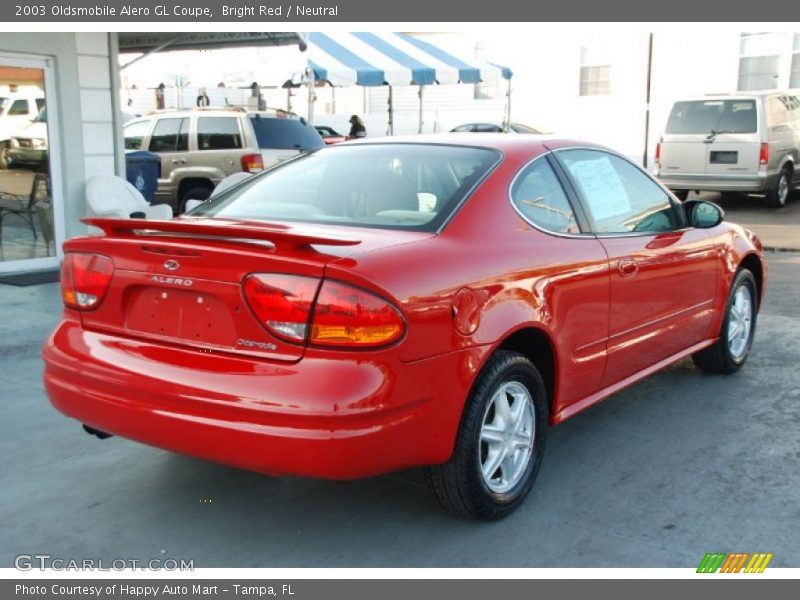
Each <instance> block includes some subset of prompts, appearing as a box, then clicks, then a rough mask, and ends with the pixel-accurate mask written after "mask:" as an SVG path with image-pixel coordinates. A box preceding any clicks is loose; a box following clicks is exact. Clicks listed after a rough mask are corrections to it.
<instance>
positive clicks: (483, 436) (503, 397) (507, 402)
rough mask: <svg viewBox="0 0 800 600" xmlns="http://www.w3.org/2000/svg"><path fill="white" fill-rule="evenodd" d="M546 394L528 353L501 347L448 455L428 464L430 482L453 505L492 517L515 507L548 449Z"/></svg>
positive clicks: (463, 511)
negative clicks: (449, 456)
mask: <svg viewBox="0 0 800 600" xmlns="http://www.w3.org/2000/svg"><path fill="white" fill-rule="evenodd" d="M547 422H548V395H547V389H546V388H545V385H544V382H543V380H542V377H541V375H540V374H539V371H538V370H537V369H536V367H535V366H534V365H533V364H532V363H531V362H530V361H529V360H528V359H527V358H525V357H524V356H522V355H521V354H518V353H516V352H510V351H507V350H500V351H498V352H496V353H495V354H494V355H493V356H492V357H491V358H490V359H489V361H488V362H487V364H486V366H485V367H484V368H483V370H482V371H481V373H480V374H479V375H478V378H477V380H476V382H475V385H474V386H473V389H472V391H471V393H470V395H469V398H468V399H467V403H466V405H465V407H464V414H463V415H462V419H461V425H460V427H459V431H458V437H457V439H456V445H455V450H454V451H453V456H452V457H451V458H450V460H449V461H448V462H447V463H445V464H443V465H437V466H434V467H429V468H428V484H429V487H430V489H431V491H432V492H433V493H434V495H435V496H436V497H437V498H438V499H439V501H440V502H441V503H442V504H443V505H444V506H445V507H446V508H447V509H449V510H451V511H453V512H456V513H460V514H463V515H467V516H470V517H473V518H477V519H484V520H494V519H500V518H502V517H505V516H506V515H508V514H510V513H511V512H513V511H514V510H516V509H517V508H518V507H519V505H520V504H521V503H522V501H523V500H524V499H525V496H527V495H528V492H529V491H530V489H531V486H532V485H533V482H534V480H535V479H536V475H537V474H538V472H539V468H540V466H541V462H542V456H543V454H544V441H545V434H546V431H547Z"/></svg>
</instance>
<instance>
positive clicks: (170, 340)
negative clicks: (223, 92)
mask: <svg viewBox="0 0 800 600" xmlns="http://www.w3.org/2000/svg"><path fill="white" fill-rule="evenodd" d="M87 222H88V223H90V224H91V225H94V226H96V227H99V228H101V229H102V230H103V231H104V235H103V236H94V237H83V238H79V239H72V240H70V241H68V242H67V243H66V244H65V258H64V262H63V267H62V292H63V299H64V305H65V309H64V316H63V320H62V321H61V323H60V324H59V325H58V327H57V329H56V330H55V332H54V333H53V334H52V336H51V337H50V338H49V339H48V340H47V342H46V344H45V347H44V359H45V371H44V382H45V386H46V390H47V393H48V395H49V397H50V399H51V401H52V403H53V404H54V405H55V406H56V408H58V409H59V410H60V411H62V412H63V413H65V414H66V415H69V416H70V417H73V418H75V419H77V420H79V421H80V422H82V423H84V424H85V427H86V429H87V431H89V432H90V433H95V434H96V435H98V436H100V437H105V436H106V435H107V434H117V435H120V436H123V437H126V438H130V439H133V440H138V441H141V442H144V443H147V444H152V445H154V446H158V447H161V448H165V449H169V450H173V451H175V452H181V453H185V454H189V455H194V456H198V457H202V458H205V459H208V460H213V461H218V462H220V463H225V464H228V465H233V466H237V467H241V468H245V469H252V470H255V471H260V472H263V473H270V474H297V475H304V476H311V477H321V478H331V479H353V478H361V477H368V476H372V475H377V474H380V473H386V472H389V471H393V470H397V469H403V468H408V467H416V466H423V465H424V466H427V467H428V473H429V477H428V479H429V482H430V487H431V489H432V491H433V492H434V494H435V495H436V496H437V497H438V499H439V500H440V501H441V502H442V503H443V504H444V505H445V506H446V507H447V508H449V509H451V510H454V511H456V512H460V513H464V514H466V515H470V516H472V517H476V518H480V519H496V518H499V517H503V516H505V515H507V514H509V513H510V512H512V511H513V510H514V509H516V508H517V507H518V506H519V505H520V503H521V502H522V501H523V499H524V498H525V496H526V495H527V494H528V492H529V490H530V489H531V486H532V484H533V482H534V479H535V478H536V475H537V472H538V471H539V468H540V465H541V462H542V455H543V452H544V446H545V434H546V430H547V427H548V425H554V424H557V423H560V422H561V421H563V420H565V419H567V418H568V417H570V416H572V415H574V414H575V413H577V412H579V411H581V410H583V409H585V408H586V407H588V406H591V405H592V404H594V403H595V402H598V401H600V400H602V399H603V398H605V397H607V396H609V395H610V394H613V393H614V392H616V391H618V390H620V389H622V388H624V387H626V386H628V385H630V384H632V383H634V382H636V381H638V380H640V379H642V378H644V377H646V376H648V375H650V374H651V373H653V372H655V371H657V370H659V369H661V368H663V367H665V366H667V365H669V364H670V363H673V362H675V361H677V360H680V359H682V358H685V357H688V356H691V357H692V358H693V359H694V362H695V363H696V364H697V366H698V367H699V368H701V369H703V370H705V371H711V372H715V373H732V372H734V371H736V370H737V369H739V368H740V367H741V366H742V364H743V363H744V362H745V360H746V358H747V356H748V354H749V352H750V347H751V343H752V340H753V333H754V329H755V322H756V315H757V312H758V307H759V304H760V301H761V297H762V296H763V293H764V284H765V280H766V265H765V262H764V257H763V254H762V249H761V244H760V243H759V241H758V239H757V238H756V237H755V236H754V235H753V234H752V233H751V232H749V231H747V230H745V229H743V228H741V227H739V226H737V225H732V224H727V223H723V222H722V213H721V210H720V209H719V208H718V207H717V206H715V205H714V204H711V203H708V202H703V201H689V202H684V203H680V202H678V201H677V200H676V199H675V198H674V197H673V196H672V195H671V194H670V193H669V192H668V191H667V190H666V189H665V188H663V187H662V186H661V185H660V184H659V183H658V182H656V181H655V180H654V179H653V178H651V177H650V176H649V175H648V174H647V173H645V172H644V171H643V170H642V169H640V168H639V167H637V166H636V165H635V164H633V163H632V162H630V161H629V160H628V159H626V158H625V157H623V156H620V155H618V154H616V153H614V152H612V151H610V150H608V149H605V148H602V147H599V146H594V145H590V144H586V143H578V142H571V141H564V140H556V139H548V138H540V137H533V136H504V135H498V136H494V135H491V134H486V135H481V136H479V138H478V137H475V136H470V135H469V134H452V135H440V136H434V137H424V136H419V137H414V138H399V139H398V138H391V139H387V140H385V141H377V142H370V141H361V142H355V143H351V144H341V145H336V146H331V147H329V148H325V149H322V150H319V151H317V152H314V153H312V154H308V155H306V156H302V157H299V158H297V159H294V160H291V161H288V162H286V163H284V164H282V165H280V166H278V167H276V168H273V169H271V170H268V171H266V172H264V173H263V174H261V175H259V176H256V177H253V178H251V179H250V180H248V181H246V182H245V183H243V184H240V185H238V186H236V187H233V188H231V189H230V190H229V191H227V192H224V193H222V194H220V196H218V197H216V198H214V199H213V200H211V201H208V202H206V203H204V204H202V205H201V206H200V207H198V208H196V209H195V210H194V211H192V212H191V213H190V214H189V215H188V216H184V217H181V218H178V219H175V220H172V221H143V220H137V219H87Z"/></svg>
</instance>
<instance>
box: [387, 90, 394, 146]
mask: <svg viewBox="0 0 800 600" xmlns="http://www.w3.org/2000/svg"><path fill="white" fill-rule="evenodd" d="M386 135H394V100H393V97H392V86H389V127H388V129H387V130H386Z"/></svg>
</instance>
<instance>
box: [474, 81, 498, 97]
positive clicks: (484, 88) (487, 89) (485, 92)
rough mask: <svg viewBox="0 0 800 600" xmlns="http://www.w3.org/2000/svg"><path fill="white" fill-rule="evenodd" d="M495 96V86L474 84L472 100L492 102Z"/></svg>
mask: <svg viewBox="0 0 800 600" xmlns="http://www.w3.org/2000/svg"><path fill="white" fill-rule="evenodd" d="M497 95H498V94H497V85H495V84H491V83H476V84H475V93H474V95H473V99H474V100H494V99H495V98H497Z"/></svg>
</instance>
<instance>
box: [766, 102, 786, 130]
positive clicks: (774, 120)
mask: <svg viewBox="0 0 800 600" xmlns="http://www.w3.org/2000/svg"><path fill="white" fill-rule="evenodd" d="M767 117H768V119H769V125H770V127H780V126H781V125H786V124H787V123H788V122H789V107H788V104H787V101H786V97H785V96H780V97H778V96H774V97H771V98H767Z"/></svg>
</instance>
